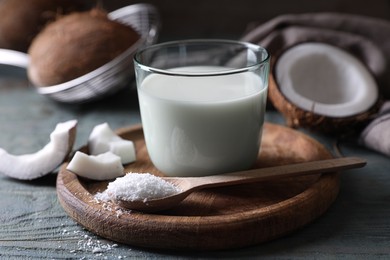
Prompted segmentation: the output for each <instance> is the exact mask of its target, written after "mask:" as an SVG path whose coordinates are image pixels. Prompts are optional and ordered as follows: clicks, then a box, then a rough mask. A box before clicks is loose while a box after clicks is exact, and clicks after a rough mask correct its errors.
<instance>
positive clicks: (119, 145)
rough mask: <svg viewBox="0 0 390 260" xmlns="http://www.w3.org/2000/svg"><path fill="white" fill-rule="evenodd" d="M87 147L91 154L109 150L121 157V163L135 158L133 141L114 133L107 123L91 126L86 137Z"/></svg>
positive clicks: (132, 160)
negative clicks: (89, 132) (87, 137)
mask: <svg viewBox="0 0 390 260" xmlns="http://www.w3.org/2000/svg"><path fill="white" fill-rule="evenodd" d="M88 148H89V153H90V154H91V155H98V154H101V153H105V152H108V151H110V152H112V153H114V154H116V155H118V156H119V157H120V158H121V161H122V164H127V163H131V162H134V161H135V160H136V152H135V147H134V143H133V142H132V141H130V140H126V139H123V138H121V137H120V136H118V135H117V134H115V133H114V131H112V129H111V128H110V126H109V125H108V123H103V124H100V125H97V126H95V127H94V128H93V130H92V132H91V134H90V136H89V139H88Z"/></svg>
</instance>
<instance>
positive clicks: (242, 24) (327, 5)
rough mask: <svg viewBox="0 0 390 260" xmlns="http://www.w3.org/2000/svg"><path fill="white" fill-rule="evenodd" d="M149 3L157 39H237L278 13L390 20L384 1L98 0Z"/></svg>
mask: <svg viewBox="0 0 390 260" xmlns="http://www.w3.org/2000/svg"><path fill="white" fill-rule="evenodd" d="M138 2H142V3H151V4H153V5H154V6H156V7H157V8H158V10H159V12H160V14H161V20H162V29H161V33H160V41H164V40H167V39H169V40H171V39H185V38H230V39H237V38H239V37H240V36H241V35H242V34H243V33H244V32H245V31H246V30H248V29H249V28H251V26H254V25H256V24H259V23H263V22H265V21H267V20H269V19H272V18H274V17H276V16H278V15H281V14H289V13H307V12H341V13H352V14H358V15H364V16H372V17H378V18H382V19H386V20H390V1H386V0H373V1H367V0H363V1H362V0H326V1H315V0H314V1H313V0H238V1H233V0H230V1H223V0H197V1H190V0H145V1H129V0H127V1H125V0H101V4H103V7H105V8H106V9H107V10H109V11H111V10H114V9H116V8H119V7H122V6H126V5H130V4H134V3H138Z"/></svg>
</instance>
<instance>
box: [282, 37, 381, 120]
mask: <svg viewBox="0 0 390 260" xmlns="http://www.w3.org/2000/svg"><path fill="white" fill-rule="evenodd" d="M275 74H276V81H277V84H278V86H279V89H280V91H281V92H282V94H283V95H284V96H285V97H286V98H287V99H288V100H290V102H291V103H293V104H294V105H295V106H297V107H299V108H301V109H303V110H306V111H310V112H313V113H315V114H319V115H323V116H329V117H335V118H342V117H348V116H353V115H357V114H359V113H362V112H365V111H367V110H368V109H369V108H371V107H372V106H373V105H374V104H375V103H376V102H377V100H378V95H379V93H378V87H377V84H376V82H375V80H374V78H373V76H372V75H371V74H370V72H369V71H368V69H367V68H366V67H365V66H364V65H363V63H362V62H360V61H359V60H358V59H357V58H356V57H354V56H353V55H351V54H349V53H348V52H346V51H344V50H342V49H340V48H337V47H333V46H331V45H328V44H324V43H302V44H299V45H297V46H295V47H292V48H291V49H289V50H287V51H286V52H285V53H283V54H282V55H281V56H280V57H279V59H278V60H277V63H276V65H275Z"/></svg>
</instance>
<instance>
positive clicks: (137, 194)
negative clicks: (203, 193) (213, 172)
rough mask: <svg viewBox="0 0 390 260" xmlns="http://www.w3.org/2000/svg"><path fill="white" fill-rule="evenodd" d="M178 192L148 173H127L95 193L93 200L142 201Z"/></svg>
mask: <svg viewBox="0 0 390 260" xmlns="http://www.w3.org/2000/svg"><path fill="white" fill-rule="evenodd" d="M178 192H180V189H179V188H178V187H177V186H175V185H174V184H172V183H170V182H167V181H165V180H164V179H162V178H160V177H157V176H154V175H152V174H150V173H127V174H126V175H125V176H123V177H119V178H117V179H116V180H115V181H113V182H110V183H109V184H108V186H107V189H106V190H105V191H103V192H101V193H97V194H96V195H95V198H96V199H98V200H102V201H110V200H112V201H118V200H125V201H144V202H147V201H148V200H151V199H157V198H164V197H167V196H170V195H173V194H176V193H178Z"/></svg>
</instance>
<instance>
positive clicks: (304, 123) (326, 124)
mask: <svg viewBox="0 0 390 260" xmlns="http://www.w3.org/2000/svg"><path fill="white" fill-rule="evenodd" d="M274 65H275V59H274V60H273V61H272V65H271V73H270V77H269V92H268V93H269V94H268V97H269V100H270V102H271V103H272V104H273V106H274V107H275V108H276V109H277V110H278V111H279V112H280V113H281V114H282V115H283V116H284V118H285V120H286V124H287V125H288V126H289V127H292V128H300V127H302V128H305V129H309V130H312V131H316V132H321V133H325V134H336V135H344V134H352V133H354V132H356V133H357V132H359V131H360V130H361V129H362V128H363V127H364V126H366V125H367V124H368V123H369V122H370V121H371V120H372V119H373V118H375V115H376V114H377V113H378V111H379V108H380V107H381V105H382V104H383V100H382V99H381V98H378V101H377V102H376V103H375V104H374V105H373V106H372V107H371V108H370V109H368V110H367V111H365V112H362V113H358V114H356V115H353V116H348V117H330V116H324V115H319V114H316V113H314V112H313V111H307V110H304V109H302V108H300V107H299V106H298V105H297V104H294V103H293V102H291V101H290V100H289V99H288V98H287V97H285V96H284V95H283V93H282V92H281V90H280V88H279V86H278V83H277V82H276V80H275V79H276V77H275V73H277V72H276V71H275V69H274V68H275V66H274Z"/></svg>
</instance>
